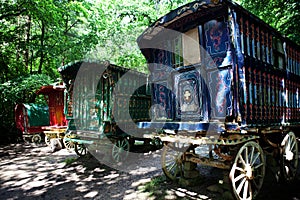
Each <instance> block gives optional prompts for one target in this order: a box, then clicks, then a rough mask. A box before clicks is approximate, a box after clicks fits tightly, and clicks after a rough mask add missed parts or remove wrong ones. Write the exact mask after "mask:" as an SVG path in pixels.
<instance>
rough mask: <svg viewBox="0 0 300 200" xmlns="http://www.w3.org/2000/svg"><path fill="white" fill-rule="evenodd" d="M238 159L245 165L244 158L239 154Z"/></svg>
mask: <svg viewBox="0 0 300 200" xmlns="http://www.w3.org/2000/svg"><path fill="white" fill-rule="evenodd" d="M239 160H240V161H242V163H243V165H244V167H245V166H246V162H245V160H244V158H243V157H242V155H241V154H240V155H239Z"/></svg>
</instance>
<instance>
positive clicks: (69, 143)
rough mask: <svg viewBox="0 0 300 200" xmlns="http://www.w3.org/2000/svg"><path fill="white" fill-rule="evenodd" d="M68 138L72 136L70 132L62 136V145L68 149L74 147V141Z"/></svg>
mask: <svg viewBox="0 0 300 200" xmlns="http://www.w3.org/2000/svg"><path fill="white" fill-rule="evenodd" d="M70 138H72V135H71V134H66V135H65V136H64V139H63V143H64V146H65V147H66V148H67V149H68V150H72V149H74V148H75V143H74V142H72V141H71V140H69V139H70Z"/></svg>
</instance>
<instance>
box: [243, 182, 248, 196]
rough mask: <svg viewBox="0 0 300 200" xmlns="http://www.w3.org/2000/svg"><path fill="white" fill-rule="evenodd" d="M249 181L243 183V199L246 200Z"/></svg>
mask: <svg viewBox="0 0 300 200" xmlns="http://www.w3.org/2000/svg"><path fill="white" fill-rule="evenodd" d="M248 186H249V181H248V180H246V182H245V186H244V191H243V199H247V195H248V192H249V187H248Z"/></svg>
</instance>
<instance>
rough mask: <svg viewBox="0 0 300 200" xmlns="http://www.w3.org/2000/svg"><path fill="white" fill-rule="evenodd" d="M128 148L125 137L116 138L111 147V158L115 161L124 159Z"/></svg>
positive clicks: (127, 141)
mask: <svg viewBox="0 0 300 200" xmlns="http://www.w3.org/2000/svg"><path fill="white" fill-rule="evenodd" d="M129 150H130V144H129V140H128V139H127V138H122V139H118V140H117V141H116V142H115V144H114V145H113V147H112V158H113V160H114V161H116V162H122V161H125V160H126V159H127V157H128V153H129Z"/></svg>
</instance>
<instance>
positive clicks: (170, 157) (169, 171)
mask: <svg viewBox="0 0 300 200" xmlns="http://www.w3.org/2000/svg"><path fill="white" fill-rule="evenodd" d="M187 148H188V147H187V146H186V144H184V143H179V142H175V143H168V144H165V145H164V148H163V152H162V157H161V162H162V170H163V172H164V174H165V175H166V177H167V178H169V179H170V180H172V181H175V180H177V178H180V177H182V176H183V158H182V157H183V154H184V152H185V151H186V150H187Z"/></svg>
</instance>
